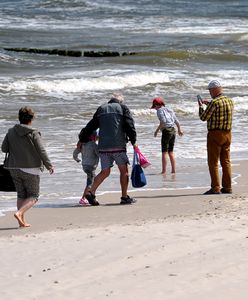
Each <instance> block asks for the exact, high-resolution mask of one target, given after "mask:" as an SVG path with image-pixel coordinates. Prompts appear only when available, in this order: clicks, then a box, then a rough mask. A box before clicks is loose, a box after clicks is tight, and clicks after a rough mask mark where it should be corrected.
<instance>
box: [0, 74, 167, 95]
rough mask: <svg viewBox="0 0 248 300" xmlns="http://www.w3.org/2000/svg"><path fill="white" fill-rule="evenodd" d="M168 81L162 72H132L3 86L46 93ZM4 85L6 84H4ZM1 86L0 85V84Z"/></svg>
mask: <svg viewBox="0 0 248 300" xmlns="http://www.w3.org/2000/svg"><path fill="white" fill-rule="evenodd" d="M164 82H169V77H168V75H167V73H164V72H149V71H147V72H132V73H128V74H126V73H124V74H122V75H113V76H108V75H106V76H100V77H97V78H95V77H94V78H89V77H88V78H84V77H81V78H73V79H68V78H65V79H59V80H58V79H56V80H46V79H44V80H41V79H35V78H34V79H32V78H31V79H27V80H17V81H15V82H12V83H10V85H9V86H7V87H6V86H5V88H6V89H7V90H8V91H10V90H19V91H23V90H34V91H39V92H40V91H41V92H47V93H57V94H58V95H59V94H61V93H81V92H83V91H104V90H118V89H124V88H128V87H141V86H145V85H148V84H155V83H164ZM5 85H6V84H5ZM0 87H1V86H0Z"/></svg>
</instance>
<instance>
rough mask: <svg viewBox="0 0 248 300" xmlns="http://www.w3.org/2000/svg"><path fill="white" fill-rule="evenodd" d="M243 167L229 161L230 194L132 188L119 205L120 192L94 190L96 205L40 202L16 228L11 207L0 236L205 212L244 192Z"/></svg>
mask: <svg viewBox="0 0 248 300" xmlns="http://www.w3.org/2000/svg"><path fill="white" fill-rule="evenodd" d="M247 170H248V161H240V163H233V172H235V173H238V174H239V175H238V176H237V177H236V182H235V183H234V184H233V194H230V195H229V194H221V195H203V193H204V191H205V190H207V188H208V187H207V186H206V187H205V188H180V189H163V188H161V189H153V190H151V189H147V190H146V189H142V190H132V191H130V192H129V194H130V195H131V196H133V197H135V198H136V199H137V200H138V202H137V203H136V204H134V205H131V206H122V205H119V201H120V192H110V193H108V192H103V193H101V194H100V195H98V194H97V199H98V200H99V202H100V206H99V207H91V206H87V207H81V206H79V205H78V204H77V203H66V204H58V205H57V204H53V203H51V204H50V205H51V206H49V207H46V206H47V205H44V207H42V202H41V203H40V206H39V204H37V206H34V207H33V208H32V209H31V210H30V211H29V212H28V213H27V219H28V220H29V222H30V223H31V224H32V226H31V227H30V228H26V229H19V228H18V227H17V224H16V220H15V219H14V217H13V211H8V212H6V214H5V215H4V216H2V217H0V232H1V237H8V236H12V235H23V234H26V233H42V232H45V231H53V230H58V229H59V228H60V229H61V230H66V229H73V228H81V227H94V226H95V227H101V226H111V225H113V224H126V223H132V222H142V221H144V220H159V219H164V218H168V217H170V216H177V215H178V216H181V215H185V216H187V215H194V214H199V213H206V212H207V211H212V210H214V209H215V205H220V206H223V205H224V204H223V203H225V202H226V200H227V199H232V198H233V197H235V198H236V197H237V196H238V195H242V194H243V193H248V188H247V187H246V178H248V171H247ZM53 205H54V206H53ZM116 214H118V215H119V217H118V216H116ZM44 220H45V222H44Z"/></svg>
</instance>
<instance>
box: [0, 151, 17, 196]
mask: <svg viewBox="0 0 248 300" xmlns="http://www.w3.org/2000/svg"><path fill="white" fill-rule="evenodd" d="M7 158H8V155H7V153H6V155H5V160H4V164H2V165H0V191H2V192H15V191H16V188H15V185H14V182H13V179H12V177H11V175H10V172H9V170H8V169H5V168H4V166H5V163H6V161H7Z"/></svg>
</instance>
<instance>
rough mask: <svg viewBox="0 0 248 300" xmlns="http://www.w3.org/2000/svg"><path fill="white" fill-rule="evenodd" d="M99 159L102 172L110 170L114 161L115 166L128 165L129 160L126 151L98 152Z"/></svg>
mask: <svg viewBox="0 0 248 300" xmlns="http://www.w3.org/2000/svg"><path fill="white" fill-rule="evenodd" d="M99 157H100V161H101V168H102V170H105V169H109V168H112V167H113V165H114V161H115V163H116V164H117V166H122V165H127V164H129V159H128V156H127V152H126V151H116V152H100V153H99Z"/></svg>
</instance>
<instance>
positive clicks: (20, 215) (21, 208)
mask: <svg viewBox="0 0 248 300" xmlns="http://www.w3.org/2000/svg"><path fill="white" fill-rule="evenodd" d="M36 202H37V199H34V198H27V199H25V200H20V199H18V200H17V209H18V211H17V212H16V213H15V214H14V217H15V218H16V219H17V221H18V223H19V226H20V227H30V224H28V223H27V222H26V221H25V219H24V214H25V212H26V211H27V210H29V209H30V208H31V207H33V206H34V204H35V203H36Z"/></svg>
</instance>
